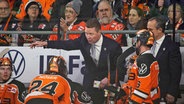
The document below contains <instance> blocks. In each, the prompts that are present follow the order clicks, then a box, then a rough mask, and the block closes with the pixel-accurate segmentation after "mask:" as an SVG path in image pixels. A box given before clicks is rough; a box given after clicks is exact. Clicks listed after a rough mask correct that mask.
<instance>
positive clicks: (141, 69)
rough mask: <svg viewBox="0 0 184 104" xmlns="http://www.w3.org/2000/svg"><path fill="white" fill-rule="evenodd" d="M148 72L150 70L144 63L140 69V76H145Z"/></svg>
mask: <svg viewBox="0 0 184 104" xmlns="http://www.w3.org/2000/svg"><path fill="white" fill-rule="evenodd" d="M147 70H148V67H147V65H146V64H144V63H142V64H141V67H140V68H139V74H140V75H143V74H145V73H146V72H147Z"/></svg>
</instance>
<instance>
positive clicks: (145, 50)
mask: <svg viewBox="0 0 184 104" xmlns="http://www.w3.org/2000/svg"><path fill="white" fill-rule="evenodd" d="M136 34H137V41H136V54H137V55H138V57H137V58H136V60H135V61H134V63H133V65H131V67H129V68H130V69H129V70H128V82H127V83H125V84H123V85H122V88H121V89H119V88H118V90H113V91H115V93H116V95H117V96H118V97H116V98H120V97H121V96H123V98H125V99H126V101H125V103H131V104H143V103H146V104H158V103H159V102H158V101H159V98H160V89H159V86H158V79H159V78H158V74H159V65H158V62H157V61H156V59H155V57H154V56H153V55H152V53H151V51H150V48H151V46H152V45H153V42H154V39H153V34H152V33H151V32H149V31H148V30H145V29H144V30H140V31H138V32H137V33H136ZM134 59H135V58H134ZM107 89H110V90H111V91H112V87H111V88H109V87H107Z"/></svg>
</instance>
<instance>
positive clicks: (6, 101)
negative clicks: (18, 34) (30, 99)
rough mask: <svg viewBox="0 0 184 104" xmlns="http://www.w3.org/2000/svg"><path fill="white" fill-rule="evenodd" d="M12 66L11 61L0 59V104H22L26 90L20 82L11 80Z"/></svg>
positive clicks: (5, 58)
mask: <svg viewBox="0 0 184 104" xmlns="http://www.w3.org/2000/svg"><path fill="white" fill-rule="evenodd" d="M13 71H14V66H13V64H12V61H11V60H10V59H9V58H7V57H3V58H0V99H1V100H0V103H1V104H23V102H24V98H25V96H26V88H25V86H24V84H23V83H22V82H19V81H18V80H15V79H12V78H11V76H12V72H13Z"/></svg>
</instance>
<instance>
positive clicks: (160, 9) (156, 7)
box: [148, 0, 168, 18]
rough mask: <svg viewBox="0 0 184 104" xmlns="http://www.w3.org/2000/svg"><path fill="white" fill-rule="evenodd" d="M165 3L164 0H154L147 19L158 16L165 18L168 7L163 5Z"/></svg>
mask: <svg viewBox="0 0 184 104" xmlns="http://www.w3.org/2000/svg"><path fill="white" fill-rule="evenodd" d="M165 1H166V0H156V3H155V4H153V5H151V6H150V13H149V15H148V18H151V17H154V16H159V15H160V16H164V17H165V18H167V9H168V6H166V5H165Z"/></svg>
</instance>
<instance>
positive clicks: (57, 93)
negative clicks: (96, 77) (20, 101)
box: [25, 74, 71, 104]
mask: <svg viewBox="0 0 184 104" xmlns="http://www.w3.org/2000/svg"><path fill="white" fill-rule="evenodd" d="M28 93H29V94H28V95H27V96H26V99H25V104H28V103H29V104H34V102H36V101H42V103H43V104H45V103H46V102H47V104H50V103H48V101H49V102H51V104H71V99H70V93H71V88H70V85H69V83H68V81H67V80H66V79H65V78H64V77H62V76H60V75H48V74H42V75H39V76H37V77H35V78H34V79H33V81H32V82H31V83H30V86H29V90H28ZM45 101H46V102H45Z"/></svg>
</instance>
